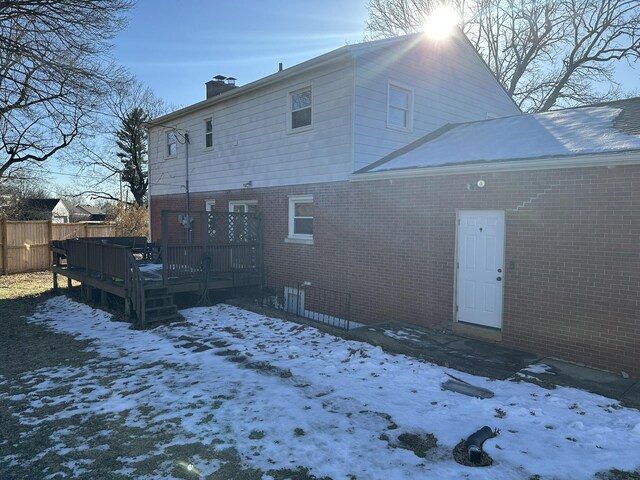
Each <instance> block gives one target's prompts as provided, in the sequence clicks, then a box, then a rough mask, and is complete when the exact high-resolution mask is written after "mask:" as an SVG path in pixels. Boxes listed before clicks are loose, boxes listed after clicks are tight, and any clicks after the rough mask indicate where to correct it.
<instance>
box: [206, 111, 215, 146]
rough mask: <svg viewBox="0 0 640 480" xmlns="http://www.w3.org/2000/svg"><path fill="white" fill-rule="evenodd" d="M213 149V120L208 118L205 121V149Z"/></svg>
mask: <svg viewBox="0 0 640 480" xmlns="http://www.w3.org/2000/svg"><path fill="white" fill-rule="evenodd" d="M211 147H213V119H212V118H207V119H206V120H205V121H204V148H211Z"/></svg>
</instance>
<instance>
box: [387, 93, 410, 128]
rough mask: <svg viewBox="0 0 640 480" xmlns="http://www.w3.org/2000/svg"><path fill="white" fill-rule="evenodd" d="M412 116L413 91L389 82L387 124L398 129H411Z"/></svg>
mask: <svg viewBox="0 0 640 480" xmlns="http://www.w3.org/2000/svg"><path fill="white" fill-rule="evenodd" d="M412 117H413V91H412V90H410V89H408V88H405V87H403V86H400V85H397V84H395V83H391V82H389V97H388V104H387V126H388V127H389V128H395V129H398V130H411V128H412V122H413V118H412Z"/></svg>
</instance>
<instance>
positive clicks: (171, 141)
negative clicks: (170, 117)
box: [167, 131, 178, 157]
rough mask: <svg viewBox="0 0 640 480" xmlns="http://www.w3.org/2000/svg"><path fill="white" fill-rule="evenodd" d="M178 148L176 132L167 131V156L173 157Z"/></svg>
mask: <svg viewBox="0 0 640 480" xmlns="http://www.w3.org/2000/svg"><path fill="white" fill-rule="evenodd" d="M177 150H178V139H177V137H176V132H174V131H170V132H167V157H175V155H176V152H177Z"/></svg>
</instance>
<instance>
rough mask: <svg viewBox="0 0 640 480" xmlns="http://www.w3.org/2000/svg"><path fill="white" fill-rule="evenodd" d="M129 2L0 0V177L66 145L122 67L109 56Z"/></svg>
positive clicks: (84, 125)
mask: <svg viewBox="0 0 640 480" xmlns="http://www.w3.org/2000/svg"><path fill="white" fill-rule="evenodd" d="M131 6H132V0H92V1H87V0H7V1H2V0H0V139H1V141H2V143H1V144H0V152H1V153H0V180H2V178H3V177H5V178H6V177H10V176H12V175H16V174H18V173H19V170H20V169H21V167H24V166H26V165H28V164H32V163H34V162H36V163H37V162H43V161H45V160H47V159H49V158H51V157H52V156H53V155H55V154H56V153H58V152H60V151H61V150H63V149H65V148H66V147H68V146H69V145H70V144H71V143H72V142H73V141H74V140H75V139H76V138H77V137H79V136H80V135H81V134H82V133H83V132H84V130H85V129H87V127H89V126H90V125H91V123H92V122H93V121H94V119H93V116H92V115H91V114H92V112H94V111H95V110H96V109H97V108H99V106H100V103H101V101H102V100H103V99H104V93H105V92H108V91H109V90H110V85H111V84H112V82H114V81H116V80H117V79H118V78H119V77H120V76H121V75H122V70H121V69H119V68H117V67H115V66H114V65H113V62H112V61H111V59H110V57H109V53H110V50H111V44H110V43H109V42H110V40H111V39H112V38H113V36H114V35H115V34H116V33H117V32H118V31H119V30H121V29H122V28H123V27H124V25H125V23H126V22H125V21H126V18H125V17H124V14H125V13H126V12H127V11H128V10H129V9H130V8H131Z"/></svg>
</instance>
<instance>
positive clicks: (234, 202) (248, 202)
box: [229, 200, 258, 213]
mask: <svg viewBox="0 0 640 480" xmlns="http://www.w3.org/2000/svg"><path fill="white" fill-rule="evenodd" d="M236 205H244V209H245V213H249V212H247V210H249V208H248V207H249V205H258V201H257V200H229V213H233V207H235V206H236Z"/></svg>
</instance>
